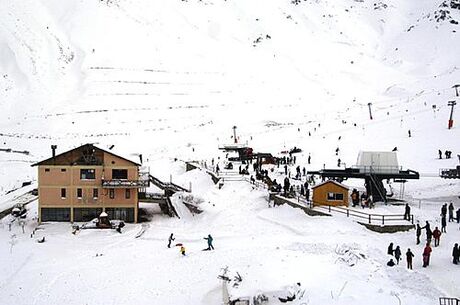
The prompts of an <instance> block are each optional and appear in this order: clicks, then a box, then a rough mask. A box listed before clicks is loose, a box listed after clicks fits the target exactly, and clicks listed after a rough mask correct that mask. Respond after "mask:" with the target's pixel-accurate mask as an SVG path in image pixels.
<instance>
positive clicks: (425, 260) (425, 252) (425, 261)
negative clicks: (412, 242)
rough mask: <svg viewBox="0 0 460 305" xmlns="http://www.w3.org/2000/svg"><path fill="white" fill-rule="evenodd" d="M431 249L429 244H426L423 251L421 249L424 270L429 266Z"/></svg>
mask: <svg viewBox="0 0 460 305" xmlns="http://www.w3.org/2000/svg"><path fill="white" fill-rule="evenodd" d="M431 251H432V250H431V247H430V244H429V243H427V244H426V246H425V249H423V254H422V256H423V267H424V268H426V267H428V266H429V265H430V255H431Z"/></svg>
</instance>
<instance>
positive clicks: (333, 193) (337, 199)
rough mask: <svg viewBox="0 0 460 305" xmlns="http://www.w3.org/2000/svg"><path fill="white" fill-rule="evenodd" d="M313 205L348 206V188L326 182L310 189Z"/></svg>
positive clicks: (336, 183) (329, 181)
mask: <svg viewBox="0 0 460 305" xmlns="http://www.w3.org/2000/svg"><path fill="white" fill-rule="evenodd" d="M312 190H313V198H312V201H313V205H327V206H329V205H330V206H339V205H344V206H348V187H347V186H345V185H343V184H340V183H338V182H336V181H333V180H328V181H326V182H323V183H321V184H318V185H315V186H313V187H312Z"/></svg>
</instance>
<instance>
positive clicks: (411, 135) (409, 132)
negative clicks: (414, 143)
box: [407, 129, 412, 138]
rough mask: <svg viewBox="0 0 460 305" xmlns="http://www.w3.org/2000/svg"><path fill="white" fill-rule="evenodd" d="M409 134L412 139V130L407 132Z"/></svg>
mask: <svg viewBox="0 0 460 305" xmlns="http://www.w3.org/2000/svg"><path fill="white" fill-rule="evenodd" d="M407 133H408V134H409V138H410V137H411V136H412V134H411V132H410V129H409V130H408V131H407Z"/></svg>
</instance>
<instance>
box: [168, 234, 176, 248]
mask: <svg viewBox="0 0 460 305" xmlns="http://www.w3.org/2000/svg"><path fill="white" fill-rule="evenodd" d="M173 240H175V238H174V236H173V233H171V235H169V238H168V248H171V242H172V241H173Z"/></svg>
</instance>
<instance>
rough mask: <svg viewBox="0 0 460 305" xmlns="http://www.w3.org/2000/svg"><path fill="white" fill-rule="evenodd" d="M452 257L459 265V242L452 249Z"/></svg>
mask: <svg viewBox="0 0 460 305" xmlns="http://www.w3.org/2000/svg"><path fill="white" fill-rule="evenodd" d="M452 257H453V261H452V262H453V263H454V264H455V265H458V258H459V257H460V249H459V248H458V244H455V246H454V249H453V250H452Z"/></svg>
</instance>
